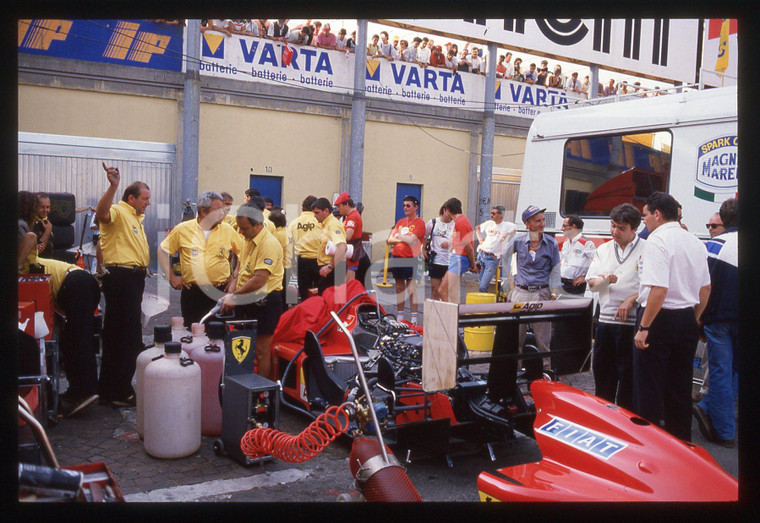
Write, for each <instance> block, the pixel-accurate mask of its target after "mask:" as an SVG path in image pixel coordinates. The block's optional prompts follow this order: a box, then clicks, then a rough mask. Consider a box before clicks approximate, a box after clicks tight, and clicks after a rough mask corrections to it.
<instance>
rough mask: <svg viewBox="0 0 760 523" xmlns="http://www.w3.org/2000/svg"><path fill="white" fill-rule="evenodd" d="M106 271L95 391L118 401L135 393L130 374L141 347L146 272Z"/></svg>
mask: <svg viewBox="0 0 760 523" xmlns="http://www.w3.org/2000/svg"><path fill="white" fill-rule="evenodd" d="M108 271H109V274H106V275H105V276H103V295H104V296H105V298H106V310H105V315H104V317H103V358H102V360H101V362H100V382H99V386H98V393H99V394H100V397H101V398H102V399H105V400H117V399H122V398H126V397H127V396H130V395H132V394H134V393H135V391H134V389H132V376H134V374H135V368H136V364H137V355H138V354H139V353H140V351H141V350H142V347H143V344H142V324H141V322H140V314H141V312H140V311H141V309H140V304H141V303H142V295H143V291H144V290H145V272H144V271H136V270H131V269H122V268H119V267H111V268H109V269H108Z"/></svg>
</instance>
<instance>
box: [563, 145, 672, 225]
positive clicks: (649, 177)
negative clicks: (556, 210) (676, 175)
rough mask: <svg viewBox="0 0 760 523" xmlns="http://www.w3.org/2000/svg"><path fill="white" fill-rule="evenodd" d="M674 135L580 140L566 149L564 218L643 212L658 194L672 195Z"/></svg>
mask: <svg viewBox="0 0 760 523" xmlns="http://www.w3.org/2000/svg"><path fill="white" fill-rule="evenodd" d="M672 143H673V135H672V134H671V133H670V132H669V131H651V132H643V133H636V134H621V135H612V136H593V137H584V138H574V139H571V140H568V141H567V143H566V144H565V159H564V163H563V166H562V201H561V203H560V212H561V213H562V214H563V215H568V214H578V215H580V216H609V214H610V211H611V210H612V209H613V208H615V207H616V206H617V205H620V204H621V203H631V204H633V205H635V206H636V207H638V209H639V210H641V208H642V207H643V206H644V202H645V201H646V199H647V198H648V197H649V195H650V194H652V193H653V192H655V191H667V189H668V177H669V176H670V164H671V145H672Z"/></svg>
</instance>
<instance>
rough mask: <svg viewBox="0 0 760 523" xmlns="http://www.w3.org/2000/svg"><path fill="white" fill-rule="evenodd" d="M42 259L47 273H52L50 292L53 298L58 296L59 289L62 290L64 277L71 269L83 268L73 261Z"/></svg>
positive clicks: (79, 269) (78, 269)
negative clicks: (72, 262)
mask: <svg viewBox="0 0 760 523" xmlns="http://www.w3.org/2000/svg"><path fill="white" fill-rule="evenodd" d="M40 261H41V262H42V264H43V265H44V266H45V274H49V275H50V294H51V296H53V299H56V298H57V297H58V291H60V290H61V285H62V284H63V279H64V278H66V275H68V274H69V272H71V271H81V270H82V268H81V267H79V266H77V265H72V264H71V263H66V262H63V261H59V260H53V259H49V258H48V259H44V260H40Z"/></svg>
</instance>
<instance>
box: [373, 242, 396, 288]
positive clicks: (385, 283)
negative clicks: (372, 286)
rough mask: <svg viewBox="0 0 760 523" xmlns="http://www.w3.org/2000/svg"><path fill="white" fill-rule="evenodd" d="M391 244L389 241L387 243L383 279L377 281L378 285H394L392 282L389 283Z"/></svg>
mask: <svg viewBox="0 0 760 523" xmlns="http://www.w3.org/2000/svg"><path fill="white" fill-rule="evenodd" d="M390 249H391V246H390V245H388V244H387V243H386V244H385V258H384V261H383V281H382V282H381V283H377V284H376V285H377V286H378V287H393V284H392V283H388V257H389V254H390Z"/></svg>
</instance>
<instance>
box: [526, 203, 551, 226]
mask: <svg viewBox="0 0 760 523" xmlns="http://www.w3.org/2000/svg"><path fill="white" fill-rule="evenodd" d="M544 211H546V208H543V209H539V208H538V207H536V206H535V205H528V208H527V209H525V210H524V211H523V213H522V221H523V223H525V222H527V221H528V220H530V219H531V218H533V217H534V216H535V215H537V214H538V213H540V212H544Z"/></svg>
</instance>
